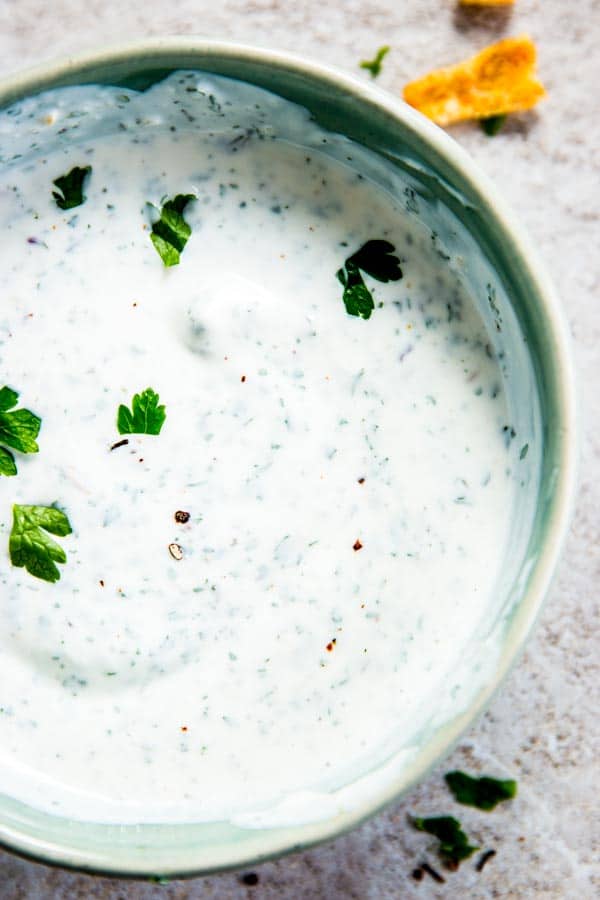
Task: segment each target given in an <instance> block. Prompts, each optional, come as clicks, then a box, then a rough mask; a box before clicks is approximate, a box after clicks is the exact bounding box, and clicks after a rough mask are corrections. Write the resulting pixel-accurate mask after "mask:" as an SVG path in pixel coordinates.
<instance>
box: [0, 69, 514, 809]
mask: <svg viewBox="0 0 600 900" xmlns="http://www.w3.org/2000/svg"><path fill="white" fill-rule="evenodd" d="M24 134H26V135H27V136H28V137H27V140H25V139H24V137H23V135H24ZM302 135H304V138H302V137H301V136H302ZM328 143H332V144H333V145H335V146H336V147H337V150H336V153H331V154H329V155H328V153H327V152H326V145H328ZM0 147H1V149H2V155H3V163H2V172H1V180H0V198H1V203H0V227H1V233H2V242H3V259H4V265H3V266H2V269H1V271H0V291H1V296H2V305H1V309H0V373H1V374H0V387H1V386H2V385H7V386H9V387H10V388H11V389H13V390H14V391H15V392H18V394H19V398H18V405H19V407H21V408H25V409H27V410H30V411H32V412H33V413H35V415H37V416H38V417H39V418H40V419H41V428H40V431H39V437H38V443H39V452H38V453H29V454H23V453H18V452H16V453H14V457H15V461H16V465H17V467H18V473H17V475H16V476H14V477H6V476H2V477H0V541H1V546H0V554H1V557H2V565H1V567H0V582H1V585H2V604H1V607H0V622H1V627H0V791H2V792H4V793H6V794H9V795H10V796H12V797H16V798H17V799H19V800H22V801H24V802H26V803H29V804H32V805H34V806H36V807H37V808H41V809H44V810H47V811H50V812H55V813H56V814H60V815H67V816H71V817H75V818H78V819H85V820H89V821H105V822H120V823H124V822H157V821H173V822H177V821H192V820H193V821H210V820H225V819H230V820H233V821H239V822H246V823H248V824H253V823H259V822H268V821H269V810H276V809H278V808H279V809H289V810H293V813H290V815H292V818H294V817H296V818H298V819H300V820H302V819H303V818H310V817H311V816H313V815H318V809H317V808H318V806H319V800H318V798H319V797H326V796H328V795H330V794H331V793H332V792H335V791H338V790H342V789H346V788H349V786H351V785H352V783H353V782H354V781H355V780H356V779H357V778H359V776H361V775H364V774H365V773H367V772H369V771H372V770H373V769H374V768H375V767H376V766H378V765H380V764H383V763H384V762H385V761H386V759H388V758H389V756H390V754H391V753H393V752H398V751H399V750H403V749H404V750H405V753H406V755H407V758H408V757H410V754H411V753H413V752H416V748H417V747H418V739H419V738H418V735H419V733H420V732H421V731H422V729H423V728H424V727H425V726H426V723H427V722H429V721H430V720H431V717H432V715H433V714H434V713H435V712H436V710H437V709H438V705H439V702H440V701H439V699H438V698H439V697H440V696H441V693H442V686H444V690H445V688H446V687H447V686H448V685H453V683H454V681H453V680H454V678H455V675H456V672H457V669H458V668H459V664H460V661H461V655H462V654H463V650H464V647H465V646H466V645H467V644H468V642H469V640H470V639H471V638H472V636H473V634H475V633H476V632H477V630H478V629H479V628H480V627H481V625H482V623H484V622H485V619H486V616H488V615H489V609H490V604H491V603H492V601H493V596H494V590H495V588H496V586H497V583H498V579H499V577H500V569H501V566H502V563H503V557H504V552H505V548H506V546H507V540H508V535H509V530H510V525H511V516H512V513H513V507H514V503H515V488H514V476H513V474H512V472H513V468H514V465H515V441H513V440H512V438H513V437H514V435H513V434H512V432H511V427H512V426H511V421H510V416H509V412H508V409H507V402H506V397H505V387H504V376H503V373H502V371H501V369H500V365H499V363H498V359H497V354H496V353H495V352H494V351H493V348H492V344H491V339H490V333H489V329H488V328H487V327H486V325H484V321H483V319H482V318H481V316H480V313H479V312H478V307H480V306H481V303H482V298H481V297H473V296H470V294H469V292H468V290H467V289H466V288H465V285H464V283H463V280H461V277H460V265H459V261H457V260H456V259H454V257H453V256H452V254H450V253H447V252H445V251H444V247H443V245H442V244H441V242H440V240H439V239H437V237H436V235H435V233H434V234H432V233H431V231H429V230H428V229H427V228H425V227H424V226H423V224H422V223H421V222H420V221H419V217H418V215H415V214H414V210H413V211H412V212H411V210H410V209H407V208H406V204H405V203H404V202H402V203H401V202H399V201H398V200H397V199H395V198H394V197H392V196H391V194H390V193H389V192H387V191H385V190H383V189H382V188H381V187H379V186H378V185H376V184H375V183H374V182H373V181H372V180H371V179H370V178H368V177H364V176H363V174H362V173H361V168H360V165H359V158H360V153H358V150H357V152H356V154H355V153H354V152H353V149H352V148H353V145H352V144H351V143H350V142H348V141H347V142H346V143H343V142H341V140H340V141H339V142H338V143H337V144H336V142H335V140H334V139H333V138H332V137H331V136H330V135H329V134H328V132H326V131H323V130H321V129H320V128H319V126H318V125H317V124H316V123H314V122H311V121H310V120H309V117H308V114H307V113H306V112H305V111H303V110H301V109H299V108H298V107H296V106H294V105H292V104H291V103H288V102H287V101H284V100H281V99H279V98H275V97H273V96H272V95H269V94H266V93H265V92H263V91H260V90H258V89H256V88H251V87H249V86H247V85H240V84H238V83H236V82H233V81H229V80H227V79H224V78H217V77H215V78H208V77H207V76H204V75H201V74H199V73H183V74H181V73H179V74H176V75H172V76H170V77H169V78H168V79H166V80H165V81H163V82H162V83H160V84H158V85H156V86H154V87H152V88H151V89H149V90H148V91H146V92H144V93H136V92H135V91H130V90H124V89H122V88H110V87H86V88H65V89H62V90H57V91H53V92H50V93H47V94H43V95H41V96H40V97H37V98H34V99H30V100H28V101H25V102H24V103H22V104H18V105H16V106H15V107H13V108H12V109H10V110H5V111H4V112H2V113H0ZM18 148H20V149H18ZM340 148H342V149H340ZM342 151H343V152H342ZM21 154H22V155H21ZM76 167H80V168H84V167H90V170H89V171H88V172H87V174H86V176H85V179H84V181H83V189H82V195H83V197H84V198H85V199H83V202H81V203H80V204H78V205H77V206H75V207H72V208H69V209H61V208H60V206H59V204H58V203H57V202H56V198H55V197H53V192H56V190H57V188H56V186H55V184H54V182H55V181H56V180H57V179H60V178H61V176H65V175H66V174H67V173H69V172H71V171H72V170H73V169H74V168H76ZM59 195H60V191H59ZM178 195H191V196H192V197H193V198H195V199H190V200H189V201H188V202H187V205H186V206H185V210H184V212H183V218H184V220H185V222H186V223H187V224H188V225H189V229H190V233H189V237H188V239H187V242H186V243H185V246H184V247H183V249H182V250H181V253H180V260H179V264H178V265H173V266H165V265H164V263H163V259H162V258H161V255H160V254H159V253H158V252H157V249H156V246H155V245H154V243H153V240H152V239H151V234H152V229H153V225H154V223H156V222H157V221H158V220H159V218H160V214H161V209H162V208H163V205H164V204H165V202H167V201H168V199H169V198H171V199H172V198H174V197H176V196H178ZM372 241H378V242H383V241H385V242H387V243H388V244H389V245H391V247H392V250H391V251H389V253H388V254H387V257H386V258H387V259H388V260H389V259H390V257H394V258H395V260H396V265H397V267H398V268H399V270H400V271H401V277H398V278H396V279H395V280H389V281H381V280H378V279H377V278H375V277H372V276H371V275H370V274H369V272H368V271H366V270H365V269H364V268H363V269H361V268H360V266H359V267H357V270H358V275H356V272H354V276H355V277H357V278H358V279H359V280H362V283H363V284H364V285H365V288H366V289H367V291H368V293H369V294H370V296H371V297H372V299H373V307H374V308H373V309H372V310H371V311H370V315H369V317H368V318H363V317H361V316H360V315H354V314H351V313H349V312H348V311H347V308H346V304H345V301H344V285H343V284H342V281H343V280H344V279H346V280H347V279H348V274H349V273H350V275H352V272H351V269H352V266H351V265H350V267H347V268H346V269H345V268H344V267H345V265H346V261H347V260H351V258H352V257H353V255H355V254H356V253H357V252H358V251H359V250H360V249H361V248H362V247H364V246H365V245H366V244H368V243H369V242H372ZM380 249H381V247H380ZM340 270H341V276H340V277H338V276H337V275H336V273H338V272H340ZM147 388H151V389H152V391H154V392H155V393H156V394H158V396H159V398H160V399H159V402H160V404H161V405H164V408H165V413H166V418H165V420H164V423H163V424H162V427H161V428H160V433H158V434H145V433H143V434H138V433H132V432H126V433H120V431H119V430H118V428H117V417H118V410H119V407H120V406H121V405H123V406H125V407H126V408H127V409H129V410H131V408H132V399H133V396H134V395H135V394H141V393H142V392H143V391H145V390H146V389H147ZM0 443H1V442H0ZM115 445H117V446H115ZM517 458H518V454H517ZM14 504H17V505H25V506H27V505H37V506H42V507H52V508H57V509H59V510H61V511H63V512H64V514H65V515H66V516H67V517H68V521H69V523H70V527H71V529H72V531H71V533H70V534H66V535H62V536H61V535H59V536H54V537H53V538H52V539H53V540H54V541H55V542H56V543H57V544H58V545H59V546H60V547H61V548H62V550H63V551H64V553H65V555H66V561H65V562H60V561H59V562H57V569H58V570H59V575H60V577H59V579H58V580H55V581H54V582H52V581H47V580H43V579H42V578H39V577H35V575H32V574H31V573H30V572H29V571H27V569H26V568H24V567H21V566H18V565H14V564H13V561H12V560H11V555H10V553H9V537H10V534H11V529H12V527H13V505H14ZM458 688H459V684H458V683H457V685H456V689H457V690H458ZM296 801H297V802H296ZM304 801H306V802H304ZM316 809H317V811H316V812H315V810H316Z"/></svg>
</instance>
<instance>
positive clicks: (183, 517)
mask: <svg viewBox="0 0 600 900" xmlns="http://www.w3.org/2000/svg"><path fill="white" fill-rule="evenodd" d="M175 521H176V522H180V523H181V524H182V525H185V523H186V522H189V521H190V514H189V512H186V511H185V510H184V509H178V510H177V512H176V513H175Z"/></svg>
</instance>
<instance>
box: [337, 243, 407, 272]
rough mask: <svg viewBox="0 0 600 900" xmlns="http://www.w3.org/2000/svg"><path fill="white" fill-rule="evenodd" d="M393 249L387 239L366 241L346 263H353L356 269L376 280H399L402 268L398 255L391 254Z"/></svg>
mask: <svg viewBox="0 0 600 900" xmlns="http://www.w3.org/2000/svg"><path fill="white" fill-rule="evenodd" d="M395 249H396V248H395V247H394V245H393V244H390V242H389V241H367V243H366V244H363V246H362V247H361V248H360V250H357V251H356V253H353V254H352V256H349V257H348V259H347V260H346V265H348V263H349V262H351V263H354V265H355V266H356V267H357V268H358V269H362V270H363V272H366V273H367V275H370V276H371V278H376V279H377V281H384V282H388V281H400V279H401V278H402V269H401V268H400V261H399V259H398V257H397V256H393V253H394V252H395Z"/></svg>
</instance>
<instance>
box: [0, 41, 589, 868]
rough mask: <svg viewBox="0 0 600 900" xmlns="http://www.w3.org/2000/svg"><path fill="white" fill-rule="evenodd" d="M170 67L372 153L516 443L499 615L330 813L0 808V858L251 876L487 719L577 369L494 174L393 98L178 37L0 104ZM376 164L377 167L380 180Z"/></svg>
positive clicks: (419, 774) (550, 523)
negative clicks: (492, 365)
mask: <svg viewBox="0 0 600 900" xmlns="http://www.w3.org/2000/svg"><path fill="white" fill-rule="evenodd" d="M174 70H200V71H203V72H207V73H212V74H216V75H222V76H227V77H230V78H234V79H239V80H241V81H245V82H248V83H250V84H252V85H256V86H258V87H260V88H264V89H266V90H268V91H271V92H273V93H275V94H277V95H280V96H281V97H283V98H285V99H287V100H291V101H293V102H294V103H297V104H299V105H301V106H303V107H305V108H306V109H308V110H309V111H310V113H311V115H312V118H313V119H314V120H315V121H316V122H317V123H318V124H319V125H321V126H322V127H324V128H326V129H327V130H329V131H330V132H333V133H337V134H341V135H344V136H346V137H348V138H351V139H352V140H353V141H355V142H356V143H357V144H359V145H361V146H362V147H363V148H366V149H367V150H368V151H370V155H369V159H370V160H371V161H372V171H370V172H369V176H370V177H372V178H373V179H374V180H376V181H377V180H379V181H380V183H383V182H385V179H388V180H387V182H386V183H385V187H386V189H387V190H388V191H390V192H392V193H394V194H395V195H396V197H397V199H398V200H399V201H401V202H402V203H403V204H404V205H405V207H406V208H407V209H409V210H412V212H413V213H414V212H416V213H417V214H418V216H419V217H420V219H421V220H422V221H423V222H425V223H426V224H427V226H428V227H429V228H431V230H432V232H433V231H434V230H435V234H436V235H438V236H439V238H440V247H442V246H443V247H444V248H446V249H448V250H450V251H451V252H452V254H453V255H454V256H455V258H460V259H462V260H463V267H464V272H463V275H464V278H465V280H466V283H468V284H470V286H471V288H472V289H473V292H474V294H476V295H477V296H479V297H480V298H481V304H480V305H481V309H480V312H481V315H482V316H483V317H484V319H485V320H486V323H487V325H488V328H489V332H490V334H492V335H493V336H494V341H495V345H494V346H495V351H496V353H498V354H499V355H500V358H501V359H502V361H503V368H504V372H505V375H506V378H507V392H508V402H509V407H510V409H511V415H512V417H513V425H514V428H515V430H516V432H517V433H518V434H519V435H520V436H526V437H523V439H522V446H521V448H520V457H521V461H522V462H523V468H522V475H521V482H520V485H519V490H520V495H519V503H518V509H517V510H516V512H515V516H514V527H513V529H512V539H511V540H512V543H511V547H510V552H509V553H508V554H507V558H506V565H505V568H504V573H503V577H502V579H501V582H500V583H499V585H498V586H497V595H498V601H497V604H496V607H495V611H494V615H493V617H491V618H490V619H488V620H487V621H486V623H485V625H484V626H482V627H481V628H479V629H478V631H477V633H476V634H475V635H474V637H473V639H472V641H471V642H470V644H469V646H468V647H466V648H464V654H463V657H464V658H463V663H462V670H461V671H460V672H457V673H456V678H455V680H454V683H453V684H452V685H449V686H448V692H447V696H444V697H440V703H439V706H438V708H437V709H436V710H434V711H433V712H432V715H431V716H430V717H429V719H428V721H427V722H426V723H425V725H424V727H423V728H422V729H421V731H420V734H419V739H418V742H417V745H416V746H414V747H413V748H412V750H411V752H410V753H406V752H402V753H400V752H390V753H389V754H388V756H387V758H386V759H385V761H384V762H383V763H381V762H379V763H377V764H376V765H374V766H373V767H372V769H371V770H370V771H368V772H365V773H364V775H363V776H362V777H361V778H360V779H358V781H357V782H356V783H355V784H353V785H350V786H348V785H347V786H345V788H342V789H341V790H340V791H339V792H337V793H336V795H335V796H334V797H333V800H332V798H328V799H329V800H332V802H328V803H324V804H323V806H322V811H321V814H320V815H318V816H315V817H309V820H308V821H303V822H301V823H298V822H294V821H293V820H291V821H286V820H285V816H284V817H282V818H281V819H280V820H279V821H276V820H274V821H271V822H263V823H258V824H257V823H254V824H252V825H251V826H246V825H243V824H240V823H239V822H237V823H235V824H234V823H232V822H227V821H220V822H204V823H202V822H200V823H183V824H170V823H165V824H143V825H135V824H121V823H115V824H95V823H90V822H84V821H76V820H74V819H67V818H62V817H60V816H53V815H50V814H49V813H46V812H42V811H40V810H37V809H35V808H34V807H33V806H29V805H26V804H24V803H22V802H20V801H17V800H15V799H13V798H11V797H8V796H2V797H1V798H0V840H1V842H2V844H3V846H4V847H5V848H7V849H10V850H13V851H15V852H18V853H20V854H22V855H25V856H29V857H32V858H34V859H36V860H41V861H43V862H46V863H50V864H55V865H60V866H67V867H73V868H76V869H80V870H85V871H92V872H98V873H110V874H115V875H121V876H135V877H168V878H172V877H183V876H191V875H197V874H206V873H209V872H215V871H222V870H225V869H229V868H237V867H242V866H248V865H250V864H255V863H257V862H259V861H262V860H265V859H268V858H272V857H274V856H277V855H279V854H283V853H286V852H289V851H292V850H299V849H302V848H306V847H308V846H311V845H313V844H316V843H318V842H321V841H324V840H327V839H331V838H334V837H336V836H338V835H340V834H342V833H343V832H345V831H347V830H348V829H351V828H353V827H355V826H356V825H357V824H359V823H360V822H361V821H363V820H364V819H366V818H367V817H369V816H372V815H374V814H375V813H376V812H377V811H378V810H381V809H382V808H383V807H385V806H386V805H387V804H389V803H391V802H392V801H394V800H396V799H398V797H399V796H400V795H401V794H402V793H403V792H405V791H407V790H408V789H409V788H410V787H411V786H412V785H414V784H415V783H416V782H417V781H419V780H420V779H422V778H423V777H424V776H425V775H426V773H427V772H428V771H429V770H430V769H431V767H432V766H434V765H435V764H436V763H438V762H439V760H440V759H441V758H442V757H443V756H444V754H446V753H448V751H449V749H450V748H451V747H452V746H453V745H454V743H455V742H456V741H457V740H458V738H459V737H460V735H461V734H462V733H463V732H464V731H465V729H466V728H467V727H468V726H469V725H470V724H471V723H472V722H473V720H474V719H475V718H476V717H477V716H478V715H479V714H480V713H481V712H482V710H483V709H484V708H485V706H486V704H487V703H488V702H489V700H490V698H491V696H492V694H493V692H494V691H495V690H496V688H497V687H498V685H499V684H500V682H501V681H502V679H503V678H504V677H505V675H506V674H507V672H508V670H509V668H510V667H511V666H512V665H513V663H514V662H515V659H516V658H517V657H518V654H519V652H520V651H521V649H522V647H523V645H524V642H525V639H526V637H527V635H528V634H529V632H530V629H531V627H532V625H533V623H534V621H535V619H536V617H537V615H538V613H539V611H540V607H541V604H542V601H543V598H544V595H545V594H546V592H547V591H548V588H549V585H550V582H551V578H552V575H553V572H554V569H555V566H556V564H557V560H558V556H559V551H560V547H561V543H562V541H563V538H564V536H565V532H566V529H567V524H568V517H569V511H570V506H571V501H572V497H573V493H574V480H575V475H574V472H575V403H574V386H573V373H572V368H571V362H570V358H569V351H568V338H567V328H566V326H565V323H564V321H563V317H562V313H561V310H560V306H559V303H558V300H557V298H556V296H555V294H554V291H553V288H552V285H551V284H550V282H549V280H548V277H547V276H546V274H545V272H544V270H543V268H542V266H541V265H540V263H539V261H538V259H537V255H536V253H535V251H534V248H533V246H532V244H531V242H530V240H529V238H528V237H527V236H526V234H525V233H524V232H523V230H522V228H521V226H520V225H519V224H518V222H517V221H516V220H515V218H514V216H513V214H512V213H511V212H510V211H509V210H508V209H507V206H506V204H505V202H504V201H503V199H502V197H501V196H500V194H499V192H498V191H497V189H496V188H495V187H494V186H493V185H492V184H491V182H490V181H489V180H488V178H487V177H486V176H485V175H484V174H483V173H482V172H480V171H479V169H478V168H477V166H476V165H475V163H474V162H473V161H472V160H471V159H470V158H469V156H468V155H467V154H466V153H465V152H464V151H463V150H462V149H461V148H460V147H459V146H458V144H456V143H455V142H454V141H453V140H452V139H451V138H450V137H448V135H446V134H445V133H444V132H443V131H442V130H440V129H438V128H437V127H436V126H434V125H432V124H431V123H430V122H428V121H427V120H426V119H424V118H423V117H422V116H421V115H420V114H418V113H416V112H415V111H414V110H412V109H411V108H410V107H408V106H406V105H405V104H404V103H402V102H401V101H400V100H398V99H396V98H395V97H394V96H392V95H391V94H389V93H386V92H383V91H381V90H379V89H378V88H376V87H374V86H372V85H370V84H367V83H365V82H363V81H361V80H359V79H357V78H354V77H352V76H350V75H347V74H345V73H342V72H338V71H336V70H334V69H332V68H329V67H327V66H323V65H320V64H316V63H313V62H310V61H307V60H304V59H301V58H299V57H296V56H294V55H292V54H288V53H280V52H273V51H269V50H263V49H257V48H253V47H248V46H242V45H237V44H232V43H225V42H217V41H206V40H200V39H193V38H182V37H178V38H166V39H160V40H146V41H143V42H139V43H136V44H132V45H127V46H121V47H116V48H109V49H106V50H101V51H98V52H96V53H88V54H86V55H84V56H81V57H77V58H73V59H67V60H64V61H60V62H56V63H49V64H47V65H43V66H40V67H37V68H35V69H32V70H29V71H27V72H25V73H22V74H16V75H13V76H11V77H9V78H7V79H4V81H3V82H2V83H1V84H0V107H1V108H4V107H6V106H8V105H10V104H13V103H15V102H16V101H20V100H22V99H24V98H27V97H30V96H33V95H35V94H38V93H40V92H42V91H45V90H48V89H51V88H57V87H61V86H72V85H85V84H106V85H117V86H121V87H124V88H129V89H133V90H139V91H143V90H145V89H147V88H148V87H150V86H152V85H154V84H155V83H157V82H159V81H160V80H161V79H163V78H164V77H165V76H166V75H167V74H168V73H170V72H172V71H174ZM377 159H379V160H383V161H385V167H384V168H382V169H381V170H379V169H378V168H377V163H376V160H377ZM373 160H375V162H373ZM390 166H391V168H390ZM391 171H393V172H394V175H393V177H392V176H391V175H389V173H390V172H391ZM385 173H388V174H385ZM525 457H526V458H525ZM350 788H351V790H350ZM292 819H293V817H292Z"/></svg>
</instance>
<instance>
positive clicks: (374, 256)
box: [336, 241, 402, 319]
mask: <svg viewBox="0 0 600 900" xmlns="http://www.w3.org/2000/svg"><path fill="white" fill-rule="evenodd" d="M394 250H395V247H394V245H393V244H390V242H389V241H367V243H366V244H363V246H362V247H360V249H358V250H357V251H356V253H353V254H352V256H349V257H348V259H347V260H346V262H345V263H344V267H343V268H341V269H339V270H338V271H337V272H336V277H337V279H338V281H339V282H340V284H342V286H343V288H344V293H343V295H342V300H343V301H344V305H345V307H346V312H347V313H348V315H350V316H360V318H361V319H369V318H370V317H371V313H372V312H373V310H374V309H375V304H374V302H373V295H372V294H371V291H370V290H369V289H368V287H367V286H366V284H365V282H364V279H363V277H362V275H361V273H360V271H359V270H360V269H362V270H363V272H366V273H367V275H370V276H371V278H375V279H376V281H383V282H388V281H399V280H400V279H401V278H402V269H401V268H400V262H399V260H398V257H397V256H393V255H392V254H393V253H394Z"/></svg>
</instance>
